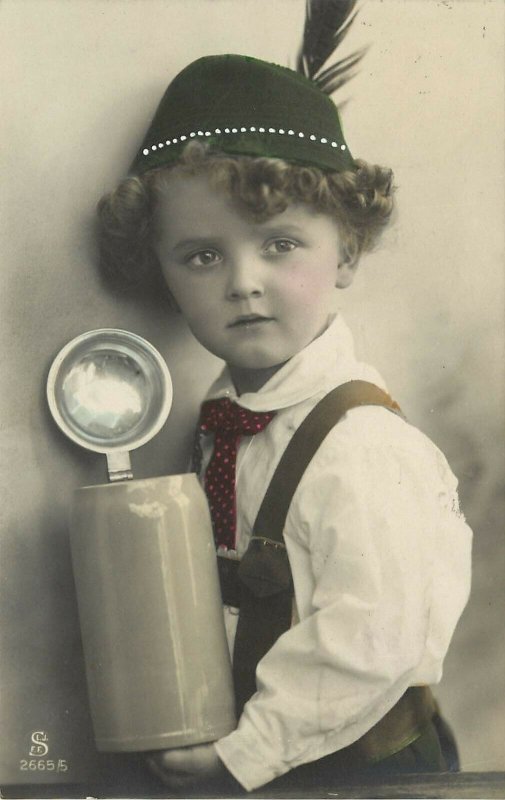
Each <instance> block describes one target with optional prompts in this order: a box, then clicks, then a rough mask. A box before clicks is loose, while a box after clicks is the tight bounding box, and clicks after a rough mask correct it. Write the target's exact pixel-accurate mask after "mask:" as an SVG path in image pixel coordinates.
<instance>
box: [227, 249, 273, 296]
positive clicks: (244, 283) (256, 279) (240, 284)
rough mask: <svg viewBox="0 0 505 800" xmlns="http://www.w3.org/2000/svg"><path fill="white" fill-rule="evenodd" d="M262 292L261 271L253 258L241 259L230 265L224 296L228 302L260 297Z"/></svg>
mask: <svg viewBox="0 0 505 800" xmlns="http://www.w3.org/2000/svg"><path fill="white" fill-rule="evenodd" d="M263 292H264V287H263V278H262V269H261V265H260V264H258V263H257V261H256V260H255V259H254V258H242V259H240V260H238V259H237V260H235V261H234V262H233V263H232V264H230V267H229V271H228V282H227V287H226V296H227V298H228V299H230V300H243V299H244V298H247V297H261V295H262V294H263Z"/></svg>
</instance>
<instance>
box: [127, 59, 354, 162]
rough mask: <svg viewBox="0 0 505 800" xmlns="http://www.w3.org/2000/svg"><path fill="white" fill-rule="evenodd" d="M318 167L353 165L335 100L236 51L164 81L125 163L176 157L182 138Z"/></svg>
mask: <svg viewBox="0 0 505 800" xmlns="http://www.w3.org/2000/svg"><path fill="white" fill-rule="evenodd" d="M194 140H198V141H202V142H206V143H208V144H209V145H212V146H213V147H215V148H216V150H219V151H220V152H224V153H230V154H232V155H248V156H268V157H270V158H282V159H284V160H286V161H289V162H294V163H297V164H304V165H306V166H314V167H319V168H321V169H323V170H334V171H337V172H343V171H344V170H353V169H355V166H354V161H353V158H352V156H351V153H350V152H349V149H348V147H347V144H346V142H345V140H344V136H343V133H342V127H341V124H340V119H339V114H338V111H337V108H336V106H335V104H334V103H333V102H332V100H331V99H330V97H329V96H328V95H327V94H325V93H324V92H323V91H322V90H321V89H320V88H319V87H318V86H317V85H316V84H315V83H314V82H313V81H311V80H309V79H308V78H306V77H305V76H304V75H301V74H299V73H298V72H295V71H294V70H291V69H287V68H286V67H281V66H278V65H277V64H270V63H268V62H266V61H261V60H259V59H256V58H251V57H249V56H241V55H217V56H206V57H205V58H200V59H198V60H197V61H194V62H193V63H192V64H189V66H187V67H186V68H185V69H183V70H182V72H180V73H179V74H178V75H177V76H176V77H175V78H174V80H173V81H172V83H171V84H170V85H169V87H168V89H167V90H166V92H165V94H164V95H163V98H162V100H161V102H160V104H159V106H158V109H157V111H156V113H155V115H154V118H153V120H152V122H151V124H150V126H149V129H148V131H147V133H146V135H145V138H144V141H143V142H142V146H141V147H140V150H139V152H138V153H137V155H136V157H135V159H134V161H133V164H132V166H131V169H130V173H131V174H136V175H140V174H142V173H144V172H147V171H148V170H151V169H153V168H155V167H160V166H166V165H170V164H172V163H173V162H174V161H176V160H177V159H178V158H179V157H180V155H181V152H182V150H183V149H184V147H185V146H186V145H187V144H188V142H191V141H194Z"/></svg>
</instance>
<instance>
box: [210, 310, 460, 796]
mask: <svg viewBox="0 0 505 800" xmlns="http://www.w3.org/2000/svg"><path fill="white" fill-rule="evenodd" d="M353 379H361V380H367V381H370V382H372V383H375V384H377V385H378V386H380V387H381V388H385V386H384V383H383V381H382V379H381V378H380V376H379V375H378V374H377V372H376V371H375V370H374V369H373V368H372V367H369V366H368V365H366V364H362V363H360V362H358V361H357V360H356V358H355V356H354V348H353V343H352V337H351V334H350V332H349V329H348V328H347V326H346V325H345V323H344V322H343V320H342V319H341V317H340V316H336V318H335V319H334V320H333V322H332V324H331V325H330V327H329V328H328V329H327V330H326V331H325V332H324V333H323V334H322V335H321V336H320V337H318V338H317V339H315V340H314V341H313V342H312V343H311V344H309V345H308V347H306V348H305V349H304V350H303V351H302V352H300V353H298V354H297V355H295V356H294V357H293V358H292V359H291V360H290V361H289V362H287V363H286V364H285V365H284V366H283V367H282V368H281V369H280V370H279V371H278V372H277V373H276V374H275V375H274V376H273V377H272V378H271V379H270V380H269V381H268V383H267V384H265V386H264V387H263V388H262V389H261V390H260V391H258V392H255V393H247V394H243V395H241V396H240V398H238V397H237V395H236V391H235V390H234V387H233V384H232V382H231V379H230V376H229V373H228V370H227V369H226V368H225V370H224V371H223V373H222V374H221V376H220V377H219V378H218V379H217V381H216V382H215V383H214V385H213V386H212V388H211V390H210V392H209V394H208V398H217V397H223V396H228V397H230V398H231V399H233V400H236V401H237V402H239V404H240V405H241V406H243V407H245V408H248V409H251V410H254V411H272V410H277V414H276V416H275V417H274V419H273V421H272V422H271V423H270V424H269V425H268V427H267V428H266V429H265V430H264V431H263V432H262V433H260V434H257V435H256V436H253V437H244V438H243V439H242V441H241V443H240V446H239V450H238V455H237V473H236V474H237V509H238V511H237V550H238V552H239V555H241V554H243V553H244V552H245V550H246V548H247V545H248V542H249V538H250V536H251V530H252V526H253V524H254V521H255V518H256V514H257V512H258V509H259V505H260V503H261V500H262V499H263V496H264V494H265V491H266V488H267V486H268V484H269V482H270V479H271V477H272V475H273V472H274V470H275V467H276V466H277V463H278V461H279V459H280V457H281V455H282V453H283V452H284V450H285V448H286V446H287V444H288V441H289V440H290V438H291V436H292V435H293V432H294V431H295V430H296V428H298V426H299V425H300V423H301V421H302V420H303V419H304V417H305V416H306V415H307V414H308V413H309V411H310V410H311V409H312V408H313V407H314V406H315V405H316V403H317V402H318V400H320V399H321V397H323V396H324V395H325V394H326V393H327V392H329V391H330V390H331V389H333V388H334V387H335V386H338V385H340V384H342V383H345V382H346V381H349V380H353ZM203 447H204V450H203V453H204V465H205V463H206V462H207V461H208V459H209V458H210V454H211V451H212V440H211V439H210V440H209V439H207V440H206V441H204V443H203ZM456 487H457V481H456V479H455V477H454V475H453V474H452V472H451V470H450V468H449V466H448V464H447V461H446V459H445V457H444V456H443V454H442V453H441V452H440V450H438V448H437V447H436V446H435V445H434V444H433V443H432V442H431V441H430V440H429V439H428V438H427V437H426V436H424V435H423V434H422V433H421V432H420V431H418V430H417V429H416V428H414V427H412V426H411V425H409V424H408V423H406V422H405V421H404V420H402V419H401V418H400V417H398V416H397V415H395V414H393V413H391V412H390V411H388V410H386V409H384V408H380V407H372V406H366V407H363V408H357V409H352V410H351V411H349V412H348V413H347V414H346V415H345V417H344V418H343V419H342V420H341V421H340V422H339V423H338V425H336V426H335V427H334V428H333V430H332V431H331V432H330V434H329V435H328V436H327V437H326V439H325V440H324V442H323V444H322V445H321V447H320V448H319V450H318V451H317V453H316V455H315V456H314V458H313V459H312V461H311V463H310V465H309V466H308V468H307V470H306V472H305V474H304V476H303V478H302V480H301V482H300V484H299V486H298V488H297V491H296V493H295V496H294V498H293V501H292V503H291V506H290V509H289V512H288V516H287V520H286V526H285V529H284V540H285V544H286V547H287V551H288V556H289V562H290V565H291V570H292V574H293V581H294V588H295V603H296V612H297V616H298V617H299V620H300V621H299V622H298V623H297V624H295V625H293V627H291V629H290V630H289V631H287V632H286V633H285V634H284V635H283V636H281V637H280V638H279V639H278V640H277V642H276V643H275V644H274V646H273V647H272V648H271V650H270V651H269V652H268V653H267V655H266V656H265V657H264V658H263V659H262V660H261V661H260V663H259V665H258V669H257V673H256V677H257V686H258V691H257V692H256V694H255V695H254V696H253V697H252V698H251V700H250V701H249V702H248V703H247V704H246V706H245V709H244V712H243V714H242V716H241V718H240V720H239V724H238V727H237V729H236V730H235V731H233V732H232V733H230V734H229V735H228V736H225V737H223V738H222V739H220V740H219V741H218V742H217V743H216V749H217V752H218V754H219V757H220V758H221V760H222V761H223V762H224V764H225V765H226V767H227V768H228V770H229V771H230V772H231V773H232V774H233V775H234V777H235V778H236V779H237V780H238V781H239V782H240V783H241V784H242V785H243V786H244V787H245V789H247V790H248V791H252V790H253V789H255V788H257V787H258V786H262V785H263V784H264V783H267V782H268V781H270V780H272V779H273V778H275V777H277V776H279V775H282V774H283V773H285V772H287V771H288V770H290V769H292V768H294V767H296V766H299V765H300V764H303V763H306V762H309V761H314V760H316V759H318V758H321V757H323V756H325V755H328V754H329V753H332V752H334V751H336V750H339V749H340V748H342V747H346V746H347V745H349V744H351V743H352V742H354V741H355V740H356V739H358V738H360V737H361V736H362V735H363V734H364V733H366V732H367V731H368V730H369V729H370V728H371V727H372V726H373V725H374V724H375V723H376V722H378V721H379V720H380V719H381V718H382V717H383V716H384V714H386V713H387V711H388V710H389V709H390V708H391V707H392V706H393V705H394V704H395V703H396V702H397V701H398V700H399V698H400V697H401V696H402V694H403V693H404V692H405V690H406V689H407V688H408V687H409V686H412V685H417V684H432V683H437V682H438V681H439V680H440V678H441V675H442V663H443V659H444V656H445V654H446V652H447V649H448V646H449V642H450V639H451V637H452V634H453V632H454V628H455V626H456V623H457V621H458V619H459V617H460V615H461V612H462V611H463V608H464V606H465V604H466V601H467V599H468V595H469V590H470V556H471V536H472V534H471V530H470V529H469V527H468V526H467V525H466V523H465V520H464V517H463V515H462V514H461V513H460V511H459V506H458V498H457V492H456ZM236 622H237V612H236V610H235V609H230V608H227V607H225V623H226V629H227V634H228V640H229V645H230V648H232V646H233V638H234V634H235V628H236Z"/></svg>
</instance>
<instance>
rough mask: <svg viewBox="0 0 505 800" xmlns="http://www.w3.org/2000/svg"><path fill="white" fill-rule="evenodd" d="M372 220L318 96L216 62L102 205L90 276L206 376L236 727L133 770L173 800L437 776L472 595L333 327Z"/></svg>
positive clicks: (172, 89)
mask: <svg viewBox="0 0 505 800" xmlns="http://www.w3.org/2000/svg"><path fill="white" fill-rule="evenodd" d="M391 212H392V187H391V173H390V171H389V170H384V169H381V168H379V167H373V166H371V165H368V164H366V163H365V162H361V161H355V160H354V159H353V158H352V156H351V155H350V153H349V150H348V148H347V144H346V142H345V140H344V138H343V135H342V131H341V128H340V122H339V119H338V114H337V112H336V109H335V107H334V106H333V104H332V103H331V101H330V100H329V98H328V97H327V96H326V95H325V94H324V92H323V91H322V89H321V86H320V85H319V86H318V85H314V83H312V82H311V81H309V80H307V78H305V77H302V76H300V75H298V74H297V73H295V72H292V71H291V70H286V69H283V68H281V67H277V66H276V65H271V64H267V63H265V62H261V61H258V60H255V59H251V58H247V57H244V56H232V55H228V56H214V57H209V58H205V59H200V60H199V61H197V62H195V63H194V64H191V65H190V66H189V67H188V68H186V70H184V71H183V72H182V73H181V74H180V75H179V76H177V78H176V79H175V80H174V81H173V83H172V84H171V85H170V86H169V88H168V90H167V92H166V94H165V96H164V97H163V99H162V101H161V104H160V107H159V109H158V111H157V113H156V115H155V118H154V120H153V122H152V124H151V126H150V128H149V131H148V133H147V135H146V138H145V140H144V143H143V145H142V147H141V149H140V151H139V154H138V156H137V158H136V159H135V162H134V164H133V165H132V169H131V174H130V177H128V178H127V179H126V180H125V181H123V182H122V184H121V185H120V186H119V187H118V189H117V190H116V192H114V193H112V194H111V195H110V196H108V197H107V198H104V199H103V200H102V202H101V204H100V219H101V224H102V260H103V263H104V264H106V265H107V266H108V268H109V271H110V272H111V273H113V274H115V275H116V276H117V274H120V275H121V276H122V278H123V279H125V280H129V281H130V282H131V283H132V285H135V283H136V285H137V286H138V285H142V284H146V283H148V282H150V283H151V284H153V283H154V285H157V282H158V281H159V280H160V276H161V277H162V278H163V281H164V282H165V284H166V286H167V287H168V290H169V293H170V298H171V303H172V305H173V306H174V307H176V308H178V309H179V310H180V311H181V312H182V314H183V315H184V317H185V319H186V320H187V322H188V325H189V327H190V329H191V330H192V332H193V334H194V335H195V336H196V338H197V339H198V340H199V341H200V342H201V344H203V346H204V347H206V348H207V349H208V350H209V351H210V352H212V353H213V354H215V355H217V356H219V357H220V358H222V359H223V360H224V361H225V368H224V371H223V373H222V375H221V376H220V377H219V378H218V380H217V381H216V382H215V384H214V386H213V387H211V389H210V391H209V394H208V396H207V402H206V403H204V405H203V407H202V417H201V420H200V426H199V437H198V448H197V458H196V461H195V468H196V469H197V470H198V471H199V472H200V474H201V477H202V481H203V482H204V485H205V488H206V491H207V496H208V499H209V505H210V509H211V516H212V518H213V524H214V533H215V538H216V547H217V551H218V562H219V563H220V572H221V574H222V582H223V597H224V602H225V605H224V613H225V623H226V628H227V632H228V636H229V642H230V649H231V650H232V651H233V660H234V673H235V678H236V686H235V688H236V697H237V709H238V713H239V721H238V727H237V730H236V731H234V732H232V733H231V734H229V735H228V736H227V737H224V738H223V739H221V740H220V741H218V742H217V743H215V744H208V745H198V746H196V747H191V748H184V749H182V750H176V751H169V752H166V753H158V754H152V755H151V757H150V761H151V764H152V766H153V769H154V770H155V771H156V772H157V774H159V775H160V776H161V777H162V779H163V780H165V782H166V783H167V784H168V785H169V786H171V787H172V788H173V789H180V790H181V791H183V792H184V791H186V792H187V791H190V790H191V789H193V788H195V787H196V786H198V784H199V783H200V785H201V784H202V783H203V784H204V785H205V786H208V785H209V781H211V780H213V779H220V778H223V779H225V778H226V776H230V775H231V776H233V779H234V780H235V781H238V783H239V784H240V786H241V787H243V788H245V789H246V790H252V789H255V788H257V787H259V786H264V785H265V784H268V783H270V782H271V781H273V780H276V784H274V785H277V786H283V785H284V786H287V785H289V782H290V781H292V782H294V785H296V786H298V787H300V786H303V785H304V786H306V787H310V786H314V785H315V784H316V783H328V782H329V781H332V780H333V781H336V780H338V779H339V778H343V777H348V776H352V775H356V774H363V773H366V772H368V773H374V772H375V773H380V772H386V773H388V772H402V771H403V772H405V771H413V772H416V771H422V770H429V771H430V770H444V769H448V768H450V767H451V766H454V765H453V764H452V765H451V764H450V763H449V761H450V758H451V752H450V751H451V748H450V743H449V740H448V737H449V734H448V732H447V729H446V728H445V726H444V725H443V723H442V721H441V719H440V717H439V716H438V714H437V711H436V708H435V707H434V705H433V700H432V698H431V695H430V694H429V691H428V690H427V689H426V688H425V687H426V685H427V684H429V683H436V682H438V681H439V680H440V677H441V673H442V662H443V658H444V656H445V653H446V651H447V648H448V646H449V641H450V638H451V636H452V633H453V631H454V628H455V625H456V623H457V620H458V618H459V616H460V614H461V612H462V610H463V608H464V605H465V603H466V600H467V597H468V592H469V556H470V540H471V532H470V531H469V529H468V527H467V526H466V524H465V522H464V519H463V517H462V515H461V514H460V513H459V511H458V504H457V495H456V480H455V478H454V476H453V475H452V473H451V472H450V469H449V467H448V465H447V462H446V461H445V459H444V457H443V455H442V454H441V453H440V451H438V449H437V448H436V447H435V446H434V445H433V444H432V443H431V442H430V441H429V440H428V439H427V438H426V437H424V436H423V435H422V434H421V433H419V432H418V431H416V430H415V429H414V428H412V427H411V426H410V425H408V424H407V423H406V422H405V421H404V420H403V419H402V418H401V416H400V415H399V414H398V407H397V406H396V405H395V404H394V403H393V402H392V401H391V399H390V398H389V397H388V395H387V394H386V393H385V391H384V384H383V381H382V379H381V378H380V376H379V375H378V374H377V372H376V371H375V370H374V369H373V368H371V367H369V366H368V365H365V364H362V363H360V362H358V361H357V360H356V358H355V356H354V352H353V346H352V338H351V335H350V332H349V330H348V329H347V327H346V326H345V323H344V322H343V320H342V319H341V318H340V316H339V315H336V314H335V313H334V302H335V298H334V295H335V293H336V292H335V289H342V288H345V287H347V286H349V285H350V284H351V283H352V280H353V277H354V274H355V271H356V269H357V265H358V262H359V257H360V255H361V253H362V252H364V251H365V250H369V249H371V248H372V247H373V245H374V243H375V242H376V241H377V239H378V237H379V235H380V231H381V229H382V228H383V226H384V225H385V224H387V221H388V220H389V218H390V215H391ZM370 387H371V388H370ZM349 391H350V395H349ZM334 392H338V402H339V403H340V407H339V409H340V410H339V414H335V417H334V418H332V420H331V423H334V424H329V425H328V429H327V430H326V431H325V435H324V436H321V437H319V438H320V439H321V441H319V438H318V439H317V442H316V445H315V446H314V447H313V448H312V449H313V450H314V452H313V454H312V457H311V458H310V459H309V460H308V463H307V464H304V469H303V472H302V474H301V475H300V476H298V478H297V480H296V481H294V482H293V486H292V493H291V494H290V495H289V494H288V496H287V499H286V497H285V496H284V495H283V494H282V493H279V494H278V496H277V497H276V498H274V500H277V501H278V505H282V504H284V505H286V514H285V517H283V518H282V519H281V522H280V525H279V527H280V533H279V532H277V533H276V534H275V535H274V533H272V532H271V531H268V530H265V527H264V526H263V527H261V525H259V523H258V517H259V516H261V508H263V506H262V505H261V504H262V500H263V498H265V496H267V497H268V496H269V486H272V485H275V487H277V485H278V481H277V483H273V482H274V480H277V475H278V473H277V472H276V468H277V467H278V466H279V464H281V466H282V469H281V472H282V471H283V470H284V471H285V466H284V465H285V463H286V462H285V456H284V454H285V453H287V452H288V448H289V446H290V442H294V441H295V439H296V438H297V436H298V434H299V433H300V431H305V430H307V426H306V423H307V422H308V421H309V419H311V418H313V417H312V412H314V413H315V414H319V411H318V409H320V408H321V401H322V400H323V398H329V397H330V396H332V397H337V395H334V394H333V393H334ZM342 398H344V399H342ZM380 406H385V407H380ZM392 412H394V413H392ZM337 423H338V424H337ZM318 424H319V423H318ZM316 427H317V426H316ZM318 436H319V434H318ZM307 442H308V446H307V448H306V449H310V446H311V437H310V436H309V437H308V439H307ZM290 452H291V451H290ZM300 452H302V451H300V450H299V451H297V453H298V454H299V453H300ZM288 460H289V459H288ZM198 462H200V463H198ZM276 505H277V504H276V503H275V502H274V503H273V505H271V506H270V508H271V509H274V511H273V514H275V508H276ZM260 506H261V508H260ZM265 519H266V526H267V527H268V525H269V524H271V525H272V527H273V522H272V520H273V515H272V514H270V516H269V515H268V514H267V515H266V517H265V515H263V523H265ZM277 534H279V535H277ZM279 537H280V538H279ZM258 543H260V544H261V545H262V547H258V546H257V545H258ZM260 551H261V552H260ZM284 553H287V559H284ZM238 565H240V566H239V567H238V571H239V578H238V583H237V575H236V574H235V573H236V572H237V569H236V568H235V567H237V566H238ZM230 575H231V587H230V586H227V585H226V584H227V581H228V579H229V578H230ZM267 579H268V580H269V581H270V582H271V584H272V586H273V588H272V586H267V587H265V585H264V584H265V582H266V581H267ZM262 582H263V583H262ZM237 585H238V599H236V600H235V597H236V596H237ZM238 604H240V611H239V610H238V608H237V606H238ZM286 608H287V609H288V612H286ZM272 609H273V610H274V611H272ZM277 610H278V612H279V613H278V614H277ZM274 612H275V613H274ZM281 617H283V621H282V623H279V624H278V620H279V619H280V618H281ZM266 629H268V631H267V633H266V634H265V635H264V633H265V630H266ZM259 640H261V641H259ZM258 641H259V644H258ZM265 642H267V644H266V645H265ZM251 675H252V680H251ZM230 785H231V786H232V785H233V783H232V781H231V778H230ZM235 786H236V784H235Z"/></svg>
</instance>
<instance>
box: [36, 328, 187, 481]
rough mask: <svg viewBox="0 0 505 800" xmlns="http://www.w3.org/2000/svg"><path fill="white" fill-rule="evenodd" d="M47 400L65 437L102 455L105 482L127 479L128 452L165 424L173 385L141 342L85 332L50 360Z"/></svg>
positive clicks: (107, 331)
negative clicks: (105, 476)
mask: <svg viewBox="0 0 505 800" xmlns="http://www.w3.org/2000/svg"><path fill="white" fill-rule="evenodd" d="M47 400H48V403H49V408H50V410H51V414H52V415H53V417H54V420H55V422H56V423H57V425H58V426H59V427H60V428H61V430H62V431H63V433H65V434H66V435H67V436H68V437H69V439H71V440H72V441H73V442H76V443H77V444H79V445H80V446H81V447H84V448H86V449H87V450H93V451H94V452H95V453H104V454H105V455H106V456H107V466H108V470H109V478H110V479H111V480H124V479H125V478H131V477H132V472H131V465H130V457H129V451H130V450H135V449H136V448H137V447H140V446H141V445H143V444H145V443H146V442H148V441H149V440H150V439H152V437H153V436H155V434H156V433H158V431H159V430H160V428H161V427H162V426H163V425H164V423H165V422H166V419H167V417H168V414H169V412H170V408H171V406H172V381H171V378H170V373H169V371H168V367H167V365H166V363H165V361H164V360H163V358H162V357H161V355H160V353H159V352H158V351H157V350H156V348H155V347H153V345H152V344H150V343H149V342H148V341H146V339H143V338H142V337H141V336H138V335H137V334H135V333H131V332H129V331H123V330H119V329H117V328H101V329H99V330H94V331H87V332H86V333H83V334H81V335H80V336H77V337H76V338H75V339H72V341H71V342H68V344H66V345H65V347H63V349H62V350H60V352H59V353H58V355H57V356H56V358H55V359H54V361H53V363H52V365H51V368H50V370H49V375H48V378H47Z"/></svg>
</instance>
